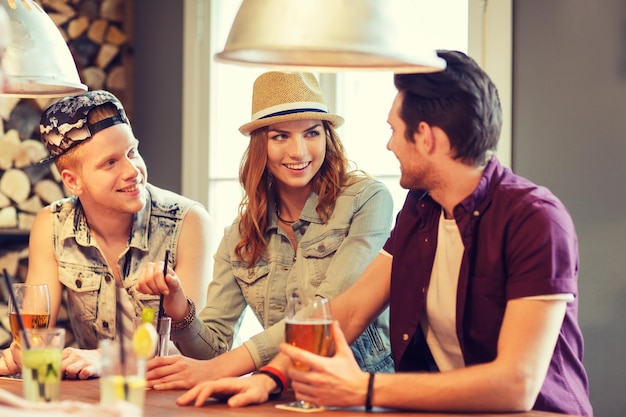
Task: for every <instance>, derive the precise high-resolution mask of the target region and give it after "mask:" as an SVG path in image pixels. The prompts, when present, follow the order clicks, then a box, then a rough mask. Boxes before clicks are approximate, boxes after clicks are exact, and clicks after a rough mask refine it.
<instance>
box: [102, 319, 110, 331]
mask: <svg viewBox="0 0 626 417" xmlns="http://www.w3.org/2000/svg"><path fill="white" fill-rule="evenodd" d="M102 327H103V328H105V329H108V328H109V322H108V321H105V320H102Z"/></svg>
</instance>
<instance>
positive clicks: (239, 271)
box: [233, 259, 270, 285]
mask: <svg viewBox="0 0 626 417" xmlns="http://www.w3.org/2000/svg"><path fill="white" fill-rule="evenodd" d="M269 272H270V265H269V264H268V263H265V262H263V260H262V259H259V261H258V262H257V264H256V265H255V266H254V267H252V268H248V267H247V266H246V265H244V264H238V265H233V274H234V275H235V278H236V279H237V281H240V282H241V283H242V284H244V285H252V284H254V283H255V282H257V281H258V280H260V279H261V278H263V277H266V276H267V274H269Z"/></svg>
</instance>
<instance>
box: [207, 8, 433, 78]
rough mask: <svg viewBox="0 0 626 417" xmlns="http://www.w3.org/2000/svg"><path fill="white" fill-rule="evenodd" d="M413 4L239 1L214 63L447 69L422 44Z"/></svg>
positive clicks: (333, 68) (309, 68) (307, 67)
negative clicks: (235, 14)
mask: <svg viewBox="0 0 626 417" xmlns="http://www.w3.org/2000/svg"><path fill="white" fill-rule="evenodd" d="M415 12H417V10H416V5H415V2H414V1H412V0H263V1H260V0H243V3H242V4H241V7H240V8H239V11H238V12H237V16H236V17H235V20H234V22H233V25H232V27H231V30H230V34H229V35H228V39H227V41H226V45H225V47H224V50H223V51H222V52H219V53H218V54H216V55H215V60H216V61H219V62H225V63H235V64H243V65H246V64H247V65H260V66H265V67H278V68H283V69H293V70H307V71H312V70H317V71H342V70H392V71H395V72H433V71H440V70H442V69H443V68H445V60H443V59H441V58H439V57H438V56H437V55H436V52H435V50H434V49H433V48H430V47H429V46H428V45H423V44H422V42H421V40H422V36H421V35H420V32H419V30H420V27H419V24H417V23H416V19H414V17H415V16H416V15H415V14H414V13H415Z"/></svg>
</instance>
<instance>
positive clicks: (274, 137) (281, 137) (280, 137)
mask: <svg viewBox="0 0 626 417" xmlns="http://www.w3.org/2000/svg"><path fill="white" fill-rule="evenodd" d="M270 139H272V140H285V139H287V135H285V134H283V133H278V134H276V135H270Z"/></svg>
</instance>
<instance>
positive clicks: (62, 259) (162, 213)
mask: <svg viewBox="0 0 626 417" xmlns="http://www.w3.org/2000/svg"><path fill="white" fill-rule="evenodd" d="M146 189H147V194H148V199H147V202H146V204H145V206H144V208H143V209H142V210H141V211H139V212H138V213H136V214H135V216H134V219H133V225H132V229H131V230H132V231H131V236H130V239H129V243H128V246H127V247H126V250H125V251H124V252H123V253H122V254H121V255H120V257H119V259H118V260H117V263H118V267H119V270H120V271H121V272H122V276H123V277H124V288H125V290H126V291H127V292H128V295H129V296H130V299H131V301H132V303H133V306H134V308H135V314H136V316H137V317H141V310H142V309H143V308H144V307H151V308H154V309H155V311H156V310H157V309H158V306H159V296H158V295H146V294H141V293H139V292H138V291H137V290H136V288H135V287H136V284H137V280H138V278H139V275H140V274H141V272H142V271H143V268H144V265H145V264H146V263H147V262H158V261H161V260H163V257H164V256H165V251H166V250H168V249H169V250H170V251H171V258H170V262H171V264H172V265H176V248H177V246H178V237H179V234H180V229H181V226H182V223H183V219H184V217H185V214H186V213H187V211H188V210H189V208H190V207H191V206H192V205H193V204H199V203H197V202H194V201H192V200H189V199H187V198H185V197H182V196H179V195H177V194H174V193H172V192H170V191H166V190H162V189H160V188H157V187H155V186H153V185H150V184H147V185H146ZM50 210H51V212H52V218H53V220H52V236H53V246H54V254H55V257H56V259H57V262H58V264H59V280H60V281H61V283H62V284H63V285H64V286H65V288H66V289H67V308H68V315H69V318H70V323H71V325H72V329H73V331H74V336H75V338H76V342H77V345H78V347H79V348H81V349H95V348H97V346H98V341H99V340H100V339H113V338H115V313H116V310H115V278H114V275H113V272H112V271H111V269H110V268H109V266H108V265H107V262H106V259H105V258H104V255H103V254H102V252H101V251H100V248H99V247H98V243H97V242H96V240H95V238H94V237H93V236H92V235H91V233H90V231H89V227H88V225H87V221H86V218H85V215H84V212H83V209H82V206H81V205H80V200H79V199H78V198H77V197H75V196H72V197H68V198H65V199H62V200H59V201H57V202H55V203H53V204H51V205H50Z"/></svg>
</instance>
